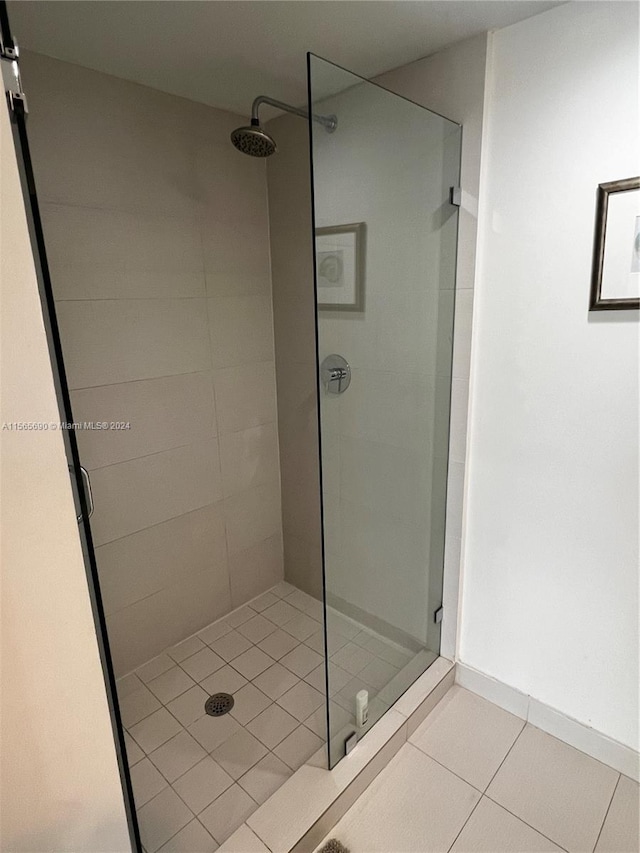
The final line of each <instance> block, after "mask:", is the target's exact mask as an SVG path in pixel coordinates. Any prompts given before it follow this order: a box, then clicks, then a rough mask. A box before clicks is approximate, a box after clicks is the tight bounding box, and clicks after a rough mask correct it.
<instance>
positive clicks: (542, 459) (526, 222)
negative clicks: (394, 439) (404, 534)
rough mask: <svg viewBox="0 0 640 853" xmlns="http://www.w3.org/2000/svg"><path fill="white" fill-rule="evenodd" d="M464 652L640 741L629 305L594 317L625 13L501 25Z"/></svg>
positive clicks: (488, 177)
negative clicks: (592, 282)
mask: <svg viewBox="0 0 640 853" xmlns="http://www.w3.org/2000/svg"><path fill="white" fill-rule="evenodd" d="M491 66H492V71H491V77H490V80H491V82H490V87H489V91H488V97H487V112H486V116H487V119H488V127H487V130H486V137H485V141H484V146H485V147H484V157H485V158H486V159H485V170H484V177H483V180H484V193H483V196H484V201H483V207H482V210H481V238H480V246H479V251H480V262H479V273H478V280H477V293H476V310H475V316H474V344H473V359H472V409H471V411H472V418H471V425H470V435H469V444H468V446H469V449H470V469H469V475H468V485H467V501H466V539H465V548H464V552H465V556H464V562H465V568H464V589H463V604H462V635H461V642H460V647H459V657H460V659H461V660H462V661H463V662H464V663H466V664H468V665H470V666H472V667H474V668H475V669H477V670H480V671H481V672H484V673H486V674H488V675H490V676H493V677H494V678H496V679H498V680H500V681H503V682H506V683H507V684H509V685H511V686H513V687H516V688H517V689H519V690H521V691H523V692H524V693H527V694H530V695H531V696H533V697H535V698H536V699H538V700H540V701H541V702H543V703H545V704H547V705H550V706H552V707H554V708H556V709H558V710H559V711H561V712H563V713H564V714H566V715H569V716H570V717H573V718H575V719H577V720H578V721H580V722H582V723H584V724H586V725H589V726H592V727H593V728H595V729H596V730H598V731H600V732H602V733H604V734H606V735H608V736H609V737H611V738H613V739H615V740H618V741H620V742H622V743H623V744H626V745H629V746H632V747H634V748H637V747H638V720H639V718H640V715H639V708H638V379H639V377H638V363H639V362H638V355H639V352H638V343H639V333H638V312H637V311H636V312H617V313H616V312H613V313H601V314H598V315H597V316H596V315H589V314H588V313H587V305H588V298H589V279H590V267H591V251H592V241H593V224H594V211H595V193H596V187H597V185H598V184H599V183H601V182H604V181H610V180H615V179H619V178H627V177H631V176H633V175H637V174H638V173H639V171H640V163H639V156H638V155H639V152H640V138H639V122H638V119H639V114H638V85H637V84H638V7H637V5H636V4H633V3H571V4H568V5H564V6H561V7H558V8H556V9H554V10H552V11H550V12H547V13H545V14H542V15H540V16H537V17H534V18H531V19H529V20H527V21H524V22H522V23H520V24H516V25H514V26H512V27H509V28H507V29H504V30H501V31H499V32H497V33H496V34H495V35H494V38H493V51H492V60H491Z"/></svg>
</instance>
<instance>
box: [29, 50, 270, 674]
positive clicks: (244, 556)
mask: <svg viewBox="0 0 640 853" xmlns="http://www.w3.org/2000/svg"><path fill="white" fill-rule="evenodd" d="M23 73H24V78H25V85H26V86H27V87H28V91H29V101H30V117H29V134H30V140H31V145H32V153H33V159H34V165H35V171H36V179H37V184H38V193H39V198H40V201H41V205H42V212H43V220H44V229H45V240H46V244H47V253H48V258H49V263H50V267H51V273H52V280H53V287H54V292H55V295H56V299H57V311H58V318H59V322H60V328H61V334H62V342H63V348H64V355H65V362H66V366H67V371H68V380H69V385H70V388H71V392H72V404H73V409H74V416H75V418H76V420H77V421H107V422H111V421H129V422H130V424H131V428H130V429H129V430H122V431H99V432H98V431H81V432H79V433H78V440H79V446H80V453H81V458H82V461H83V463H84V464H85V466H86V467H87V468H88V469H89V471H90V474H91V481H92V486H93V492H94V498H95V505H96V510H95V514H94V517H93V518H92V522H91V526H92V532H93V536H94V540H95V544H96V546H97V548H96V556H97V561H98V569H99V572H100V578H101V587H102V591H103V595H104V602H105V609H106V613H107V621H108V625H109V633H110V642H111V648H112V652H113V657H114V663H115V666H116V670H117V673H118V674H122V673H124V672H126V671H128V670H129V669H131V668H133V667H134V666H137V665H139V664H140V663H142V662H144V661H145V660H147V659H148V658H150V657H152V656H153V655H155V654H157V653H158V652H160V651H161V650H162V649H164V648H165V647H166V646H168V645H171V644H173V643H175V642H177V641H179V640H180V639H182V638H183V637H186V636H188V635H189V634H191V633H193V632H194V631H196V630H198V629H199V628H201V627H202V626H204V625H205V624H207V623H209V622H211V621H212V620H213V619H215V618H216V617H218V616H221V615H223V614H224V613H226V612H227V611H229V610H230V609H231V608H232V607H236V606H237V605H238V604H240V603H242V602H243V601H246V600H247V599H249V598H251V597H253V596H255V595H257V594H258V593H260V592H261V591H262V590H264V589H266V588H267V587H269V586H271V585H272V584H273V583H274V582H276V581H277V580H278V579H279V578H281V577H282V575H283V567H282V531H281V526H282V525H281V512H280V475H279V457H278V434H277V428H276V393H275V392H276V388H275V363H274V337H273V320H272V307H271V281H270V266H269V263H270V259H269V241H268V234H269V231H268V210H267V187H266V176H265V166H264V163H263V162H261V161H258V160H253V159H250V158H247V157H243V156H242V155H240V154H239V153H238V152H236V151H235V150H234V149H233V147H232V146H231V145H230V144H229V142H228V134H229V132H230V131H231V130H232V129H233V128H234V127H236V126H237V125H238V124H239V123H241V122H242V119H241V117H239V116H234V115H232V114H230V113H226V112H223V111H220V110H214V109H211V108H209V107H205V106H203V105H200V104H195V103H192V102H190V101H186V100H183V99H180V98H176V97H173V96H170V95H166V94H163V93H161V92H157V91H155V90H152V89H148V88H144V87H141V86H137V85H135V84H132V83H128V82H125V81H122V80H118V79H116V78H113V77H109V76H107V75H104V74H99V73H96V72H93V71H89V70H87V69H84V68H79V67H76V66H72V65H69V64H66V63H62V62H58V61H56V60H53V59H49V58H46V57H43V56H38V55H34V54H26V55H25V56H24V62H23Z"/></svg>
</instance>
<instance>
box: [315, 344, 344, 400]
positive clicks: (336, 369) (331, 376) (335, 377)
mask: <svg viewBox="0 0 640 853" xmlns="http://www.w3.org/2000/svg"><path fill="white" fill-rule="evenodd" d="M320 377H321V379H322V382H323V384H324V387H325V388H326V389H327V391H328V392H329V394H343V393H344V392H345V391H346V390H347V388H348V387H349V385H350V384H351V368H350V367H349V363H348V362H347V360H346V359H344V358H343V357H342V356H341V355H337V354H336V353H333V354H332V355H328V356H327V357H326V358H325V359H324V361H323V362H322V364H321V365H320Z"/></svg>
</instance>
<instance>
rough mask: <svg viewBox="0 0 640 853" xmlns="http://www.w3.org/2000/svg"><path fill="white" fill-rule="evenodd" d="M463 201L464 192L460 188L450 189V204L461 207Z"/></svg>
mask: <svg viewBox="0 0 640 853" xmlns="http://www.w3.org/2000/svg"><path fill="white" fill-rule="evenodd" d="M461 201H462V190H461V189H460V187H449V204H454V205H455V206H456V207H460V202H461Z"/></svg>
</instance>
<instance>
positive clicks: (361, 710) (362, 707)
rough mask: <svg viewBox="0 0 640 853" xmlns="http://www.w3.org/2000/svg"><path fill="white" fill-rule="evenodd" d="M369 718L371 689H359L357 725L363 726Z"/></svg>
mask: <svg viewBox="0 0 640 853" xmlns="http://www.w3.org/2000/svg"><path fill="white" fill-rule="evenodd" d="M368 719H369V691H368V690H359V691H358V692H357V693H356V725H357V726H358V728H362V726H365V725H366V724H367V720H368Z"/></svg>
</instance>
